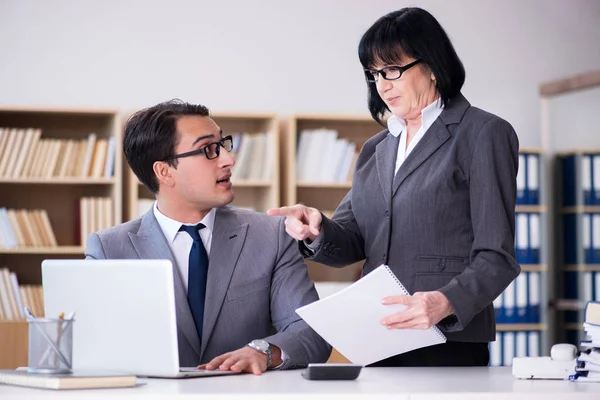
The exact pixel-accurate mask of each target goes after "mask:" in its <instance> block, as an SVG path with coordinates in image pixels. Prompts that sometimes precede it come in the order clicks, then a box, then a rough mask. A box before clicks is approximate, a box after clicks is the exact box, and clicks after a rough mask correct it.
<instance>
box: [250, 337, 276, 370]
mask: <svg viewBox="0 0 600 400" xmlns="http://www.w3.org/2000/svg"><path fill="white" fill-rule="evenodd" d="M246 346H248V347H250V348H251V349H254V350H258V351H260V352H261V353H264V354H266V355H267V368H269V366H271V357H272V354H271V343H269V342H267V341H266V340H261V339H256V340H253V341H251V342H250V343H248V344H247V345H246Z"/></svg>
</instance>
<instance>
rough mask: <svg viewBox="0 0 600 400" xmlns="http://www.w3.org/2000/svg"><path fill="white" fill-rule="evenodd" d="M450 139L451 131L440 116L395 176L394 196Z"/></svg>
mask: <svg viewBox="0 0 600 400" xmlns="http://www.w3.org/2000/svg"><path fill="white" fill-rule="evenodd" d="M448 139H450V132H448V129H447V128H446V124H444V122H442V120H441V119H440V118H438V119H436V120H435V122H434V123H433V125H431V127H430V128H429V129H428V130H427V132H426V133H425V135H424V136H423V138H422V139H421V140H420V141H419V143H417V145H416V146H415V148H414V149H413V150H412V151H411V152H410V154H409V155H408V157H406V160H405V161H404V162H403V163H402V165H401V166H400V169H399V170H398V173H397V174H396V176H395V178H394V186H393V189H392V196H393V195H395V194H396V191H397V190H398V188H399V187H400V185H401V184H402V182H404V180H405V179H406V178H407V177H408V176H409V175H410V174H411V173H412V172H413V171H414V170H415V169H417V168H418V167H419V166H420V165H421V164H423V163H424V162H425V160H427V159H428V158H429V157H431V155H432V154H433V153H434V152H435V151H436V150H437V149H438V148H439V147H440V146H441V145H442V144H444V142H446V140H448Z"/></svg>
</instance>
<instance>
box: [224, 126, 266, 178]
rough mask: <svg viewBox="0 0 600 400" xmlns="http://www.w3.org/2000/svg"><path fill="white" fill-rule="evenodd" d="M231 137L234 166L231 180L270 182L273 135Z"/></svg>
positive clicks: (264, 133)
mask: <svg viewBox="0 0 600 400" xmlns="http://www.w3.org/2000/svg"><path fill="white" fill-rule="evenodd" d="M232 136H233V150H232V153H233V156H234V158H235V166H234V167H233V169H232V171H231V179H232V180H263V181H267V180H270V179H271V176H272V174H273V161H274V154H275V153H274V149H275V147H274V146H275V140H274V138H273V133H272V132H263V133H235V134H233V135H232Z"/></svg>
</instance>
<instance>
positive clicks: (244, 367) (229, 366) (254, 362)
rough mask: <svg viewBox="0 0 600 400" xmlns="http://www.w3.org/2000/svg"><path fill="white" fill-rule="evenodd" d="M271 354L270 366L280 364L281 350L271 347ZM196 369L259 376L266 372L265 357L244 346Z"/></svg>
mask: <svg viewBox="0 0 600 400" xmlns="http://www.w3.org/2000/svg"><path fill="white" fill-rule="evenodd" d="M271 352H272V361H271V364H272V365H271V366H277V365H279V364H281V362H282V360H281V350H280V349H279V347H277V346H274V345H271ZM198 368H199V369H202V368H205V369H207V370H209V371H210V370H215V369H219V370H221V371H235V372H248V373H252V374H254V375H261V374H262V373H263V372H265V371H266V370H267V355H266V354H264V353H261V352H260V351H258V350H254V349H252V348H250V347H247V346H244V347H242V348H241V349H237V350H235V351H232V352H229V353H225V354H223V355H220V356H218V357H215V358H213V359H212V360H211V361H210V362H209V363H208V364H202V365H200V366H198Z"/></svg>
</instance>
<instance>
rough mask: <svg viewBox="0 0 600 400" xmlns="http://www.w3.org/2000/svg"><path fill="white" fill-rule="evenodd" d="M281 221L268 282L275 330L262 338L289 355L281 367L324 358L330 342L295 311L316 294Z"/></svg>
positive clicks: (326, 355) (303, 363) (299, 365)
mask: <svg viewBox="0 0 600 400" xmlns="http://www.w3.org/2000/svg"><path fill="white" fill-rule="evenodd" d="M284 221H285V219H284V218H281V220H280V222H279V227H278V231H279V235H278V256H277V261H276V266H275V269H274V271H273V277H272V283H271V310H270V311H271V320H272V322H273V327H274V328H275V330H276V331H277V333H275V334H274V335H272V336H269V337H267V338H264V340H266V341H267V342H269V343H271V344H274V345H276V346H277V347H279V348H280V349H281V350H283V351H285V353H286V354H287V355H288V357H289V359H288V360H287V361H286V363H285V364H284V365H283V369H291V368H303V367H306V365H307V364H308V363H320V362H325V361H327V359H328V358H329V355H330V354H331V346H330V345H329V344H328V343H327V342H326V341H325V340H324V339H323V338H321V336H319V335H318V334H317V333H316V332H315V331H314V330H313V329H312V328H311V327H310V326H308V324H307V323H306V322H304V320H302V319H301V318H300V316H299V315H298V314H296V309H297V308H299V307H302V306H304V305H306V304H310V303H312V302H314V301H317V300H319V296H318V295H317V291H316V290H315V287H314V284H313V282H312V280H311V279H310V277H309V275H308V268H307V266H306V264H305V263H304V261H303V259H302V256H301V255H300V253H299V252H298V249H297V247H296V245H295V243H294V242H295V241H294V240H293V239H292V238H291V237H290V236H289V235H288V234H287V233H286V232H285V224H284Z"/></svg>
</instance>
